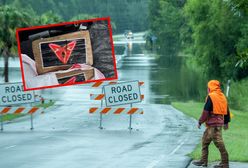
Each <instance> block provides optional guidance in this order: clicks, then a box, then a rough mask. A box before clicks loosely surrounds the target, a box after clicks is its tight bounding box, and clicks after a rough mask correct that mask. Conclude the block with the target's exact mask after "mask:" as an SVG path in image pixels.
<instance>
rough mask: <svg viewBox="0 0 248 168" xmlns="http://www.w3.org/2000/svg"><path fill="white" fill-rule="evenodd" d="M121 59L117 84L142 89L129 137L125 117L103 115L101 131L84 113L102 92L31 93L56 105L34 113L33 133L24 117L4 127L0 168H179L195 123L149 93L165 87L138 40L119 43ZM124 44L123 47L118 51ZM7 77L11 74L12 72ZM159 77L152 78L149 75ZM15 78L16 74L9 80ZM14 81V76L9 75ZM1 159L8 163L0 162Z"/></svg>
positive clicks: (194, 139)
mask: <svg viewBox="0 0 248 168" xmlns="http://www.w3.org/2000/svg"><path fill="white" fill-rule="evenodd" d="M116 45H121V46H122V47H123V48H124V52H123V53H126V54H121V55H118V56H117V57H119V58H120V59H119V60H118V76H119V80H120V81H129V80H139V81H143V82H144V83H145V84H144V86H143V87H141V93H142V94H144V95H145V100H144V101H143V102H142V103H137V104H134V105H133V106H134V107H139V108H143V109H144V114H143V115H133V123H132V127H133V130H132V131H131V132H129V130H128V123H129V116H128V115H125V114H122V115H110V114H108V115H104V116H103V127H104V129H102V130H100V129H99V128H98V126H99V114H89V113H88V110H89V108H90V107H93V106H94V107H100V102H98V101H94V100H90V97H89V94H90V93H101V88H97V89H93V88H92V87H91V84H86V85H77V86H68V87H61V88H54V89H46V90H42V91H36V93H37V94H42V95H43V96H44V97H45V98H46V99H53V100H55V101H56V103H55V106H53V107H51V108H49V109H47V110H45V113H44V114H36V115H35V118H34V128H35V129H34V130H33V131H29V126H30V121H29V117H26V118H23V119H21V120H19V121H18V120H17V121H15V122H13V123H5V125H4V127H5V130H4V132H2V133H1V134H0V144H1V145H0V149H1V151H0V158H1V160H0V167H10V168H47V167H53V168H61V167H71V168H82V167H85V168H116V167H119V168H160V167H161V168H162V167H163V168H165V167H166V168H171V167H173V168H184V167H186V166H187V164H188V163H189V161H190V158H189V157H188V156H187V154H188V153H190V152H191V151H192V150H193V149H194V147H195V146H196V144H197V143H198V140H199V135H200V132H199V131H198V130H197V129H196V121H195V120H193V119H191V118H189V117H187V116H185V115H184V114H182V113H181V112H179V111H177V110H176V109H174V108H173V107H172V106H170V105H165V104H162V103H161V102H163V100H164V99H165V98H166V97H167V96H168V95H166V94H164V92H161V94H159V92H157V91H156V90H155V91H154V88H156V87H157V86H163V84H166V80H160V79H159V78H158V76H163V75H165V74H164V73H161V68H158V65H157V63H156V61H155V56H154V54H152V53H148V52H147V51H146V50H145V49H144V43H143V42H142V35H141V36H138V37H135V39H134V40H133V41H132V43H126V41H125V40H122V41H120V42H119V44H116ZM123 45H124V46H123ZM11 73H14V71H12V72H11ZM156 73H160V74H157V75H158V76H154V74H156ZM14 76H15V77H16V78H18V74H15V75H14ZM12 77H13V76H12ZM3 158H11V160H14V162H13V161H10V160H9V159H3Z"/></svg>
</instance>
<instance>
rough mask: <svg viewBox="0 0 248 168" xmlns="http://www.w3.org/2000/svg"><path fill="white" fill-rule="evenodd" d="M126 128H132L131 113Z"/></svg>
mask: <svg viewBox="0 0 248 168" xmlns="http://www.w3.org/2000/svg"><path fill="white" fill-rule="evenodd" d="M128 129H129V130H130V131H131V130H132V129H133V128H132V114H130V115H129V127H128Z"/></svg>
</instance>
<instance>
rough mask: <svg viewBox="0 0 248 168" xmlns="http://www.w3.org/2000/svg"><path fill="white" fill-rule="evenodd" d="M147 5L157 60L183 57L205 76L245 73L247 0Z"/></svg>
mask: <svg viewBox="0 0 248 168" xmlns="http://www.w3.org/2000/svg"><path fill="white" fill-rule="evenodd" d="M148 8H149V15H148V18H149V21H150V24H149V28H150V30H151V33H152V34H154V35H156V36H157V37H158V39H157V50H158V53H160V54H161V55H162V56H161V57H160V62H163V61H165V59H164V58H165V57H166V56H167V57H175V56H185V57H189V59H190V60H194V61H195V62H196V64H197V65H198V68H199V70H201V71H203V72H204V74H206V76H207V77H208V78H217V79H225V80H226V79H230V78H232V79H234V80H241V79H243V78H245V77H247V76H248V1H246V0H206V1H201V0H150V1H149V7H148Z"/></svg>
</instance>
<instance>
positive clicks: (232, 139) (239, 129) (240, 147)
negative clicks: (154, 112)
mask: <svg viewBox="0 0 248 168" xmlns="http://www.w3.org/2000/svg"><path fill="white" fill-rule="evenodd" d="M203 105H204V104H203V103H198V102H193V101H190V102H173V103H172V106H174V107H175V108H176V109H178V110H180V111H182V112H183V113H185V114H186V115H189V116H191V117H193V118H195V119H198V118H199V117H200V115H201V112H202V109H203ZM231 112H232V113H233V114H234V117H233V118H232V121H231V123H230V125H229V129H228V130H227V131H223V138H224V142H225V145H226V148H227V150H228V153H229V159H230V161H239V162H248V150H247V149H248V112H247V111H246V112H242V111H237V110H232V109H231ZM190 157H192V158H193V159H200V157H201V143H200V144H199V145H197V147H196V149H195V150H194V151H193V152H192V153H191V154H190ZM217 160H220V154H219V151H218V150H217V148H216V147H215V146H214V145H213V143H211V145H210V148H209V161H210V162H212V161H217Z"/></svg>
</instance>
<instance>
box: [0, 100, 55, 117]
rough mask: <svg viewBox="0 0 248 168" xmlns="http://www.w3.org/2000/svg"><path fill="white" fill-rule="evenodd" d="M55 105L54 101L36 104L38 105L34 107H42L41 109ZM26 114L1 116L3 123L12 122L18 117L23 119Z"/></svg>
mask: <svg viewBox="0 0 248 168" xmlns="http://www.w3.org/2000/svg"><path fill="white" fill-rule="evenodd" d="M54 103H55V101H50V102H48V103H44V104H41V103H40V104H38V105H35V107H42V108H48V107H50V106H53V105H54ZM25 115H26V114H5V115H3V121H11V120H14V119H16V118H20V117H23V116H25Z"/></svg>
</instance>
